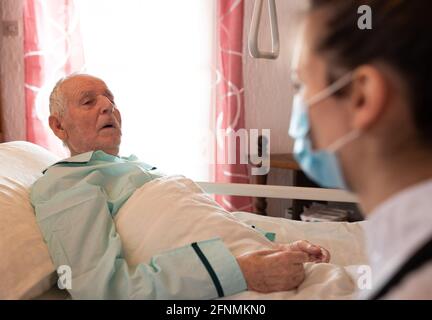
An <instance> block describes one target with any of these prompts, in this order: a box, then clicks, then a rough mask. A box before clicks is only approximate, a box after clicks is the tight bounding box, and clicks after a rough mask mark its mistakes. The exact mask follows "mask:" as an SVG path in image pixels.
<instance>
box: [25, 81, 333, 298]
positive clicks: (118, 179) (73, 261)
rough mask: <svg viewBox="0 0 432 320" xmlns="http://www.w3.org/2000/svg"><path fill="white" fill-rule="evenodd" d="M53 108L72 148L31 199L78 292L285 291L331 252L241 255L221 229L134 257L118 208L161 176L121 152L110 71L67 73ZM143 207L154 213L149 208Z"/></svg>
mask: <svg viewBox="0 0 432 320" xmlns="http://www.w3.org/2000/svg"><path fill="white" fill-rule="evenodd" d="M50 113H51V116H50V117H49V125H50V127H51V129H52V130H53V132H54V133H55V135H56V136H57V137H58V138H59V139H61V140H62V141H63V142H64V144H65V145H66V146H67V147H68V148H69V150H70V152H71V157H70V158H68V159H65V160H63V161H60V162H58V163H56V164H54V165H53V166H51V167H49V168H48V169H47V170H45V172H44V176H43V177H41V178H40V179H39V180H38V181H36V183H35V184H34V186H33V188H32V191H31V201H32V204H33V206H34V208H35V212H36V218H37V222H38V224H39V227H40V229H41V231H42V234H43V236H44V239H45V241H46V243H47V245H48V248H49V252H50V255H51V258H52V260H53V262H54V265H55V266H56V267H59V266H61V265H68V266H69V267H70V268H71V271H72V288H71V289H69V293H70V294H71V296H72V298H78V299H81V298H84V299H85V298H96V299H107V298H108V299H110V298H111V299H160V298H162V299H164V298H165V299H170V298H180V299H211V298H217V297H223V296H228V295H232V294H235V293H238V292H241V291H244V290H254V291H258V292H263V293H266V292H274V291H286V290H291V289H293V288H296V287H297V286H299V285H300V284H301V283H302V281H303V280H304V278H305V273H304V267H303V263H305V262H328V261H329V259H330V257H329V253H328V252H327V250H325V249H323V248H321V247H319V246H315V245H312V244H310V243H308V242H306V241H298V242H295V243H292V244H272V246H267V248H266V249H261V250H255V251H252V252H245V253H243V254H240V255H238V256H236V257H235V256H234V255H233V253H232V252H231V251H230V250H229V249H228V248H227V246H226V245H225V244H224V242H223V239H221V238H213V239H208V240H204V241H197V242H193V243H191V244H188V245H183V246H181V247H178V248H174V249H170V250H167V251H164V252H157V253H156V254H155V255H154V256H153V257H152V258H150V259H149V260H150V261H148V260H147V261H141V262H140V263H138V264H135V265H131V264H129V263H128V261H127V260H126V259H125V256H124V252H123V249H124V248H123V245H124V244H123V243H122V241H121V239H120V235H121V236H122V237H123V235H122V234H120V235H119V233H118V232H117V230H116V225H115V222H114V219H115V216H116V214H117V213H118V211H119V210H120V209H121V208H122V206H123V205H124V204H125V203H127V200H128V199H129V198H130V197H131V196H132V195H133V194H134V192H135V191H136V190H137V189H139V188H141V187H142V186H144V185H145V184H147V183H150V182H151V181H153V180H154V179H159V178H160V177H162V175H161V174H159V173H158V172H157V171H155V168H153V167H151V166H149V165H147V164H145V163H143V162H139V161H138V159H137V158H136V157H134V156H131V157H128V158H124V157H119V156H118V153H119V146H120V141H121V116H120V112H119V109H118V108H117V107H116V105H115V102H114V97H113V94H112V93H111V91H110V90H109V89H108V87H107V86H106V84H105V83H104V82H103V81H102V80H100V79H98V78H95V77H92V76H89V75H73V76H70V77H67V78H64V79H62V80H60V81H59V82H58V83H57V85H56V86H55V88H54V89H53V91H52V93H51V96H50ZM140 209H142V216H144V217H145V215H146V208H145V207H143V208H140ZM222 210H223V209H221V211H222ZM140 213H141V212H140ZM157 214H158V215H159V214H160V216H162V217H163V215H164V212H160V213H157ZM222 215H223V214H222ZM227 215H229V214H227ZM230 219H233V220H235V219H234V218H230ZM227 221H228V220H227ZM229 221H231V220H229ZM192 223H193V222H192ZM180 227H181V226H176V225H172V228H173V229H175V228H180ZM201 228H206V226H205V225H203V226H201ZM239 228H243V226H242V225H241V224H239ZM163 232H166V230H160V233H161V234H162V236H163ZM168 232H170V231H169V230H168ZM251 232H255V233H256V232H257V231H255V230H252V229H251ZM260 236H261V235H260ZM263 238H264V237H263ZM265 240H267V239H265ZM152 241H154V242H158V239H152ZM263 241H264V240H263Z"/></svg>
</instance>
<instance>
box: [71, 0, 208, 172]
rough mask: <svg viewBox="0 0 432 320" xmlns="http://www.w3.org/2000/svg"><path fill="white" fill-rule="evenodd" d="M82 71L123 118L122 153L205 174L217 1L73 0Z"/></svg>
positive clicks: (162, 167)
mask: <svg viewBox="0 0 432 320" xmlns="http://www.w3.org/2000/svg"><path fill="white" fill-rule="evenodd" d="M76 4H77V6H78V9H79V14H80V19H81V21H80V25H81V34H82V38H83V49H84V55H85V64H86V68H85V72H87V73H89V74H92V75H95V76H98V77H100V78H102V79H103V80H105V81H106V83H107V85H108V86H109V87H110V89H111V91H113V93H114V95H115V96H116V103H117V105H118V107H119V110H120V111H121V113H122V118H123V138H122V147H121V154H122V155H129V154H131V153H133V154H135V155H137V156H138V157H139V158H140V159H141V160H142V161H144V162H147V163H149V164H152V165H155V166H157V167H158V168H159V169H160V170H161V171H163V172H165V173H167V174H183V175H186V176H188V177H190V178H192V179H195V180H209V178H210V173H209V163H210V162H211V158H210V157H211V154H212V150H211V146H212V144H211V143H209V141H210V139H209V138H210V137H211V135H209V130H210V127H211V116H212V108H211V104H212V83H213V78H214V75H215V72H214V71H213V61H212V57H213V43H214V38H213V25H214V14H215V10H214V6H215V1H203V0H188V1H178V0H157V1H151V0H125V1H119V0H92V1H88V0H76Z"/></svg>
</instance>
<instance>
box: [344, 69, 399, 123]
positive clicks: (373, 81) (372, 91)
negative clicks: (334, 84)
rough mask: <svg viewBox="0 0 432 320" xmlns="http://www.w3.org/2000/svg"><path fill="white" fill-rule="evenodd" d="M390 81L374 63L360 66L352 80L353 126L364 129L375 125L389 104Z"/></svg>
mask: <svg viewBox="0 0 432 320" xmlns="http://www.w3.org/2000/svg"><path fill="white" fill-rule="evenodd" d="M389 86H390V83H389V81H388V80H387V78H386V75H385V73H384V72H383V70H382V69H381V68H379V67H376V66H374V65H364V66H360V67H358V68H357V69H356V70H355V72H354V74H353V82H352V91H351V98H352V102H353V104H352V107H353V110H352V111H353V112H352V115H353V118H352V121H351V123H352V126H353V128H354V129H357V130H359V131H364V130H367V129H368V128H370V127H371V126H373V125H374V124H375V123H376V122H377V121H378V120H379V118H380V117H381V116H382V115H383V114H384V111H385V109H386V108H387V107H388V105H389V103H388V102H389V96H388V94H389V92H391V91H390V88H389Z"/></svg>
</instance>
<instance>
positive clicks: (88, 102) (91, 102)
mask: <svg viewBox="0 0 432 320" xmlns="http://www.w3.org/2000/svg"><path fill="white" fill-rule="evenodd" d="M90 104H93V100H85V101H84V102H83V105H90Z"/></svg>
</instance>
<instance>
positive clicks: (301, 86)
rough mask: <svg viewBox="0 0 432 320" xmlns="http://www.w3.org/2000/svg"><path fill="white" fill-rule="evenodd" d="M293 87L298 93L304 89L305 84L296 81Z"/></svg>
mask: <svg viewBox="0 0 432 320" xmlns="http://www.w3.org/2000/svg"><path fill="white" fill-rule="evenodd" d="M293 88H294V91H295V92H296V93H297V92H300V91H301V90H302V89H303V85H302V84H301V83H300V82H297V81H295V82H293Z"/></svg>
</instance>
